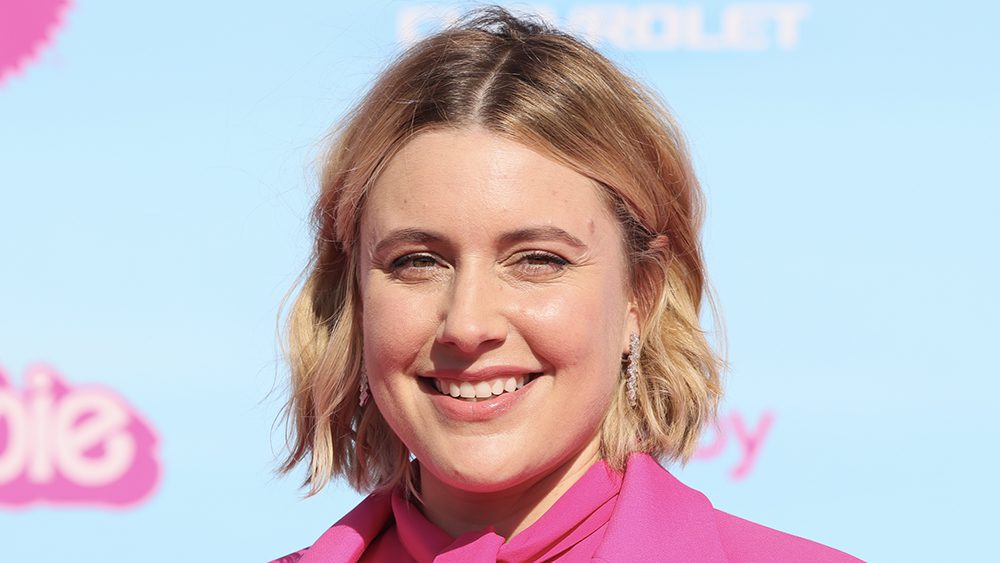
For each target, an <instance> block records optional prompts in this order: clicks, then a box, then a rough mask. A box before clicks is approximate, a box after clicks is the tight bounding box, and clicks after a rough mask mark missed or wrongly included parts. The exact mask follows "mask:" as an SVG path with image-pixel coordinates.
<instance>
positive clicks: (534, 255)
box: [389, 250, 569, 273]
mask: <svg viewBox="0 0 1000 563" xmlns="http://www.w3.org/2000/svg"><path fill="white" fill-rule="evenodd" d="M425 260H426V261H430V262H433V263H434V264H432V265H427V266H414V265H413V264H414V262H418V261H425ZM529 260H533V261H536V263H534V264H532V263H528V262H527V261H529ZM537 262H542V263H537ZM516 263H517V264H523V265H524V266H525V267H526V268H529V269H532V270H538V269H540V268H553V269H559V270H561V269H563V268H564V267H566V266H568V265H569V260H566V259H565V258H563V257H561V256H558V255H556V254H552V253H550V252H542V251H537V250H536V251H531V252H528V253H525V254H522V255H521V256H520V257H519V258H518V259H517V262H516ZM438 264H439V260H438V259H437V258H436V257H434V256H433V255H431V254H426V253H413V254H404V255H403V256H400V257H399V258H396V259H395V260H393V261H392V263H391V264H390V265H389V269H390V271H392V272H393V273H398V272H399V271H400V270H402V269H404V268H417V269H431V268H433V267H434V266H435V265H438Z"/></svg>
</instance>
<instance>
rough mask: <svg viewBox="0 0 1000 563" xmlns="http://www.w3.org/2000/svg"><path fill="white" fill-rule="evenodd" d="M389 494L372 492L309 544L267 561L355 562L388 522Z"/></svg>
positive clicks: (390, 511) (290, 562) (280, 562)
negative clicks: (314, 541)
mask: <svg viewBox="0 0 1000 563" xmlns="http://www.w3.org/2000/svg"><path fill="white" fill-rule="evenodd" d="M391 513H392V507H391V501H390V495H389V494H387V493H372V494H371V495H368V497H367V498H365V499H364V500H363V501H361V503H360V504H358V505H357V506H355V507H354V508H353V509H352V510H351V511H350V512H348V513H347V514H346V515H344V517H343V518H341V519H340V520H338V521H337V523H336V524H334V525H333V526H331V527H330V528H329V529H328V530H327V531H326V532H324V533H323V535H322V536H320V537H319V539H318V540H316V543H314V544H312V545H311V546H309V547H307V548H305V549H301V550H299V551H296V552H295V553H290V554H288V555H286V556H284V557H280V558H278V559H275V560H273V561H271V562H270V563H300V561H301V563H312V562H316V561H357V560H358V558H359V557H361V554H362V553H363V552H364V550H365V547H367V546H368V544H369V543H371V542H372V540H373V539H374V538H375V537H376V536H378V535H379V533H380V532H381V531H382V529H383V528H385V526H386V524H387V523H388V522H389V521H390V515H391Z"/></svg>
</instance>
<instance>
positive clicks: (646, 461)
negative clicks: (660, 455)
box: [594, 454, 726, 562]
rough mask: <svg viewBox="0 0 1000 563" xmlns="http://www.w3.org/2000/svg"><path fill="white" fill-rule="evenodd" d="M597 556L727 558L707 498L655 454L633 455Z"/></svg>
mask: <svg viewBox="0 0 1000 563" xmlns="http://www.w3.org/2000/svg"><path fill="white" fill-rule="evenodd" d="M594 559H595V560H603V561H615V562H618V561H664V562H666V561H685V562H687V561H699V562H716V561H718V562H724V561H726V555H725V552H724V551H723V548H722V540H721V539H720V537H719V531H718V529H717V527H716V521H715V508H713V507H712V503H710V502H709V501H708V498H706V497H705V495H703V494H701V493H699V492H698V491H696V490H694V489H692V488H690V487H688V486H686V485H684V484H683V483H681V482H680V481H678V480H677V479H676V478H675V477H674V476H673V475H671V474H670V473H669V472H667V470H666V469H663V468H662V467H660V465H659V464H658V463H657V462H656V461H655V460H654V459H653V458H652V457H650V456H648V455H646V454H632V456H630V457H629V460H628V465H627V466H626V469H625V477H624V479H623V480H622V488H621V492H620V493H619V496H618V502H617V504H616V505H615V511H614V513H613V514H612V516H611V521H610V522H609V523H608V529H607V532H606V533H605V535H604V541H603V542H602V543H601V546H600V547H599V548H598V549H597V553H595V554H594Z"/></svg>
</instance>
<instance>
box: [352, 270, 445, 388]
mask: <svg viewBox="0 0 1000 563" xmlns="http://www.w3.org/2000/svg"><path fill="white" fill-rule="evenodd" d="M431 301H432V300H431V299H429V298H427V297H426V296H422V295H420V294H416V295H415V294H414V292H407V291H401V290H400V289H399V288H393V287H387V286H381V285H379V284H378V283H370V284H369V285H368V286H366V287H365V290H364V291H363V293H362V310H363V313H362V333H363V335H364V351H365V354H364V356H365V366H366V369H367V370H368V373H369V375H370V376H372V378H373V379H376V378H379V377H380V376H381V375H383V374H386V373H388V372H393V371H399V370H402V369H405V368H406V367H407V366H409V365H411V364H412V363H413V361H414V359H415V358H416V357H417V355H418V354H419V353H420V351H421V349H423V348H424V347H425V346H429V345H430V342H431V341H432V340H433V337H434V333H435V330H436V323H435V322H434V319H435V315H434V310H435V308H434V303H433V302H431Z"/></svg>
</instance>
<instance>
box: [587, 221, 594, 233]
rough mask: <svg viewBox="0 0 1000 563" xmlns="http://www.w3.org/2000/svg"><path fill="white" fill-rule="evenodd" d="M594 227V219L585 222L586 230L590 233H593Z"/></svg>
mask: <svg viewBox="0 0 1000 563" xmlns="http://www.w3.org/2000/svg"><path fill="white" fill-rule="evenodd" d="M594 228H595V227H594V220H593V219H591V220H590V221H588V222H587V230H588V231H590V234H594Z"/></svg>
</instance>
